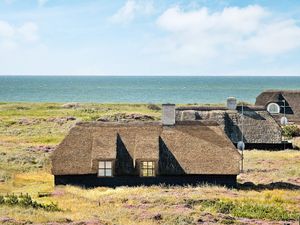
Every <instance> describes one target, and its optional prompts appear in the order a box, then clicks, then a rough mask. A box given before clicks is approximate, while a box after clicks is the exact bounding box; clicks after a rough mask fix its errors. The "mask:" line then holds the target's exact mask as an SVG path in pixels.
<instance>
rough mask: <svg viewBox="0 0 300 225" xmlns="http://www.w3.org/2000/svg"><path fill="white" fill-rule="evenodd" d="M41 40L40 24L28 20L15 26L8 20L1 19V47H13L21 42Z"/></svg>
mask: <svg viewBox="0 0 300 225" xmlns="http://www.w3.org/2000/svg"><path fill="white" fill-rule="evenodd" d="M38 40H39V35H38V26H37V25H36V24H35V23H33V22H26V23H24V24H23V25H21V26H14V25H12V24H10V23H8V22H6V21H0V49H13V48H16V47H17V46H18V45H19V44H23V43H25V44H26V43H36V42H37V41H38Z"/></svg>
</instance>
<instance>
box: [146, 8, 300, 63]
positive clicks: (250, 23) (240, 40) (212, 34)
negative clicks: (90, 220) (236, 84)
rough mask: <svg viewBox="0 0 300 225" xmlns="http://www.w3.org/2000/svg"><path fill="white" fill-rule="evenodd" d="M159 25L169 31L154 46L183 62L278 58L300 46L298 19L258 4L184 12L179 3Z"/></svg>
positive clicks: (165, 13)
mask: <svg viewBox="0 0 300 225" xmlns="http://www.w3.org/2000/svg"><path fill="white" fill-rule="evenodd" d="M157 25H158V26H159V27H160V28H161V29H163V30H165V31H167V32H168V33H167V36H166V37H165V39H163V40H160V41H159V42H158V43H156V44H154V46H152V47H151V48H154V50H155V51H156V54H159V53H160V52H161V53H162V54H163V55H164V56H165V59H170V60H172V61H176V62H179V63H183V64H184V63H186V64H198V65H199V63H203V62H204V63H205V62H206V61H207V62H211V60H212V59H218V60H221V61H222V62H225V63H227V62H229V63H232V62H236V61H237V60H239V59H241V58H242V59H244V58H247V57H252V56H253V55H258V56H261V57H263V56H269V57H275V56H277V55H280V54H283V53H285V52H288V51H291V50H294V49H296V48H299V47H300V41H299V40H300V27H299V26H297V24H296V22H295V21H294V20H292V19H282V18H276V15H274V14H272V13H271V12H268V11H267V10H266V9H264V8H262V7H261V6H258V5H250V6H247V7H244V8H240V7H226V8H224V9H223V10H222V11H215V12H210V11H209V10H208V9H207V8H205V7H203V8H199V9H197V10H192V11H184V10H182V9H181V8H180V7H179V6H176V7H172V8H169V9H167V10H166V11H164V12H163V13H162V15H161V16H160V17H159V18H158V19H157ZM155 45H156V46H155ZM218 63H219V61H218Z"/></svg>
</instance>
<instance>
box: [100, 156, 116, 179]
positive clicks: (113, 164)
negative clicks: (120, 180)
mask: <svg viewBox="0 0 300 225" xmlns="http://www.w3.org/2000/svg"><path fill="white" fill-rule="evenodd" d="M100 163H104V166H103V167H100ZM107 163H110V167H109V166H107V165H106V164H107ZM114 168H115V162H114V160H110V159H101V160H98V169H97V171H98V172H97V176H98V177H113V176H114ZM100 170H103V171H104V173H103V174H104V175H100ZM107 171H110V172H111V174H110V175H106V174H107Z"/></svg>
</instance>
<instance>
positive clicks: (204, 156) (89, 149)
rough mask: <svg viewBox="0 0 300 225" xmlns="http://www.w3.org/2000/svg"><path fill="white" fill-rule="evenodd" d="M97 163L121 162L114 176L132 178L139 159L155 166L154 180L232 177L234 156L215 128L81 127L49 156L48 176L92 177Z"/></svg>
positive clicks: (192, 125) (191, 124) (236, 158)
mask: <svg viewBox="0 0 300 225" xmlns="http://www.w3.org/2000/svg"><path fill="white" fill-rule="evenodd" d="M101 159H115V160H116V161H118V162H119V163H120V162H123V164H122V165H121V164H120V166H119V167H120V168H121V169H120V168H118V169H117V168H116V170H117V175H122V174H127V175H129V174H130V175H133V174H136V169H135V168H136V165H135V164H136V163H137V162H138V161H139V160H142V159H151V160H155V161H158V162H159V165H160V170H159V174H158V175H178V174H232V175H234V174H238V173H239V161H240V154H239V153H238V151H237V150H236V149H235V147H234V146H233V144H232V143H231V142H230V140H229V139H228V138H227V136H226V135H225V133H224V132H223V131H222V129H220V127H219V126H218V125H217V124H216V122H207V123H206V122H181V123H178V124H176V125H175V126H163V125H162V124H161V123H159V122H132V123H111V122H106V123H105V122H91V123H87V122H86V123H79V124H77V125H76V126H75V127H73V128H72V129H71V130H70V132H69V134H68V135H67V136H66V138H65V139H64V140H63V141H62V142H61V144H60V145H59V146H58V147H57V149H56V150H55V151H54V153H53V155H52V173H53V174H54V175H71V174H96V173H97V162H98V160H101ZM127 162H128V165H124V163H127ZM129 164H133V165H129Z"/></svg>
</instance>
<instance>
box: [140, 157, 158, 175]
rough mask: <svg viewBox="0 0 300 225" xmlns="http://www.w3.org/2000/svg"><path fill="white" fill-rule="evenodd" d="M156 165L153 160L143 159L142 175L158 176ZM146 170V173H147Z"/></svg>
mask: <svg viewBox="0 0 300 225" xmlns="http://www.w3.org/2000/svg"><path fill="white" fill-rule="evenodd" d="M155 167H156V165H155V161H153V160H143V161H141V165H140V170H141V171H140V175H141V177H155V176H156V168H155ZM145 172H146V173H145Z"/></svg>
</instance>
